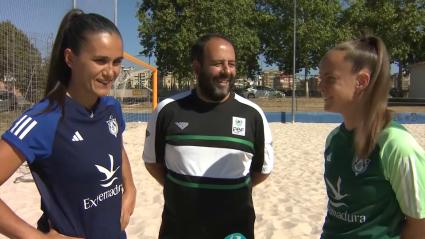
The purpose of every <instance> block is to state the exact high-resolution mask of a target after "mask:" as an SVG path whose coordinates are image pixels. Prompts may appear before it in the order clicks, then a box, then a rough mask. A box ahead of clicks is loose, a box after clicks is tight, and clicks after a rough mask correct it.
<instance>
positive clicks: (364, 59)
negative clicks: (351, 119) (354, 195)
mask: <svg viewBox="0 0 425 239" xmlns="http://www.w3.org/2000/svg"><path fill="white" fill-rule="evenodd" d="M334 49H335V50H340V51H344V52H345V53H346V55H345V59H346V60H347V61H349V62H351V63H352V64H353V69H352V72H353V73H357V72H359V71H360V70H362V69H364V68H367V69H369V70H370V72H371V76H370V82H369V85H368V86H367V87H366V89H365V91H364V93H363V97H362V102H361V104H362V108H361V112H359V114H360V115H361V116H362V117H361V122H360V124H359V126H358V127H357V128H356V131H355V137H354V146H355V150H356V154H357V155H358V156H359V157H361V158H366V157H367V156H368V155H369V154H370V153H371V152H372V150H373V149H374V147H375V145H376V143H377V141H378V137H379V134H380V133H381V131H382V129H383V128H384V127H385V126H387V125H388V123H389V122H390V121H391V112H390V110H389V109H388V108H387V99H388V94H389V90H390V84H391V78H390V61H389V56H388V51H387V48H386V47H385V44H384V42H383V41H382V40H381V38H379V37H377V36H373V35H365V36H362V37H360V38H359V39H356V40H352V41H348V42H344V43H341V44H339V45H338V46H336V47H335V48H334Z"/></svg>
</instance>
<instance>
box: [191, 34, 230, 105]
mask: <svg viewBox="0 0 425 239" xmlns="http://www.w3.org/2000/svg"><path fill="white" fill-rule="evenodd" d="M198 64H199V65H198V69H196V67H195V73H196V75H197V77H198V87H197V88H198V91H197V92H198V95H199V97H200V98H201V99H203V100H206V101H214V102H221V101H224V100H226V99H227V97H228V96H229V95H230V92H231V90H232V89H233V87H234V84H235V76H236V57H235V50H234V49H233V46H232V45H231V44H230V43H229V42H227V41H226V40H224V39H221V38H213V39H211V40H209V41H208V42H207V43H206V44H205V47H204V56H203V62H198Z"/></svg>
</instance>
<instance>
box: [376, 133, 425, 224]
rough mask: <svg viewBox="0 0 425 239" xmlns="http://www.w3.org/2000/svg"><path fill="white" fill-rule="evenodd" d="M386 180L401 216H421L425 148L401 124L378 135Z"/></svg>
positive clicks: (424, 197) (424, 199)
mask: <svg viewBox="0 0 425 239" xmlns="http://www.w3.org/2000/svg"><path fill="white" fill-rule="evenodd" d="M379 145H380V147H381V159H382V166H383V170H384V175H385V177H386V179H387V180H388V181H389V182H390V183H391V186H392V188H393V190H394V192H395V194H396V197H397V200H398V202H399V205H400V208H401V210H402V212H403V213H404V214H405V215H408V216H410V217H413V218H416V219H422V218H425V173H424V172H425V151H424V149H422V148H421V146H420V145H419V144H418V143H417V142H416V140H415V139H414V138H413V136H411V135H410V134H409V133H408V132H407V130H406V129H405V128H403V127H402V126H401V125H398V126H396V127H390V128H389V129H386V130H385V131H384V133H383V135H382V137H381V138H380V141H379Z"/></svg>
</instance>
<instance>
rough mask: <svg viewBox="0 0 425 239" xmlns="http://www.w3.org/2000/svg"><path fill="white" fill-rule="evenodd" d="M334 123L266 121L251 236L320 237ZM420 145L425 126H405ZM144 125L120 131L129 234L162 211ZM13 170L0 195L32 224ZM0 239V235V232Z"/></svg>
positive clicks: (142, 231) (142, 234) (29, 194)
mask: <svg viewBox="0 0 425 239" xmlns="http://www.w3.org/2000/svg"><path fill="white" fill-rule="evenodd" d="M336 126H337V124H318V123H314V124H308V123H295V124H283V123H271V124H270V127H271V129H272V133H273V139H274V143H273V146H274V150H275V168H274V170H273V173H272V175H271V176H270V177H269V178H268V180H267V181H265V182H264V183H263V184H260V185H259V186H257V187H255V188H254V203H255V208H256V213H257V220H256V225H255V235H256V238H259V239H262V238H267V239H269V238H275V239H293V238H297V239H311V238H319V235H320V231H321V227H322V223H323V219H324V216H325V208H326V196H325V186H324V183H323V180H322V179H323V177H322V175H323V158H322V155H323V147H324V140H325V138H326V136H327V134H328V133H329V132H330V131H331V130H332V129H333V128H335V127H336ZM405 126H406V127H407V128H408V129H409V131H410V132H411V133H412V134H413V135H414V136H415V137H416V139H417V141H418V142H419V144H420V145H421V146H422V147H424V148H425V124H417V125H405ZM145 128H146V123H129V124H127V130H126V132H125V134H124V141H125V147H126V150H127V153H128V155H129V157H130V161H131V166H132V170H133V176H134V180H135V183H136V187H137V189H138V192H137V203H136V209H135V211H134V214H133V216H132V218H131V221H130V225H129V226H128V227H127V234H128V238H130V239H132V238H144V239H150V238H157V234H158V230H159V225H160V221H161V212H162V205H163V199H162V189H161V187H160V186H159V185H158V184H157V183H156V181H155V180H154V179H153V178H152V177H150V176H149V174H148V173H147V171H146V169H145V168H144V166H143V162H142V160H141V154H142V150H143V143H144V131H145ZM24 173H25V170H22V169H20V170H18V171H17V172H16V173H15V174H14V175H13V176H12V177H11V178H10V179H9V180H8V181H7V182H6V183H5V184H4V185H3V186H2V187H0V197H1V198H2V199H3V200H4V201H5V202H6V203H7V204H8V205H9V206H10V207H11V208H12V209H13V210H15V211H16V213H17V214H18V215H19V216H21V217H22V218H24V219H25V220H27V221H28V222H29V223H31V224H32V225H35V223H36V221H37V219H38V217H39V216H40V210H39V200H40V199H39V195H38V192H37V189H36V188H35V186H34V183H32V182H18V183H14V181H15V180H17V179H18V180H19V177H21V176H22V175H23V174H24ZM0 238H5V237H3V236H0Z"/></svg>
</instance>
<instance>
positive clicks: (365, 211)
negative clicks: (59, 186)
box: [321, 122, 425, 239]
mask: <svg viewBox="0 0 425 239" xmlns="http://www.w3.org/2000/svg"><path fill="white" fill-rule="evenodd" d="M353 141H354V132H353V131H348V130H347V129H345V127H344V125H343V124H342V125H341V126H339V127H338V128H336V129H334V130H333V131H332V132H331V133H330V134H329V136H328V138H327V140H326V147H325V153H324V156H325V174H324V179H325V183H326V189H327V195H328V198H329V201H328V212H327V215H326V218H325V223H324V225H323V233H322V235H321V238H323V239H325V238H329V239H331V238H332V239H338V238H344V239H349V238H356V239H373V238H379V239H388V238H400V232H401V228H402V223H403V220H404V218H405V215H408V216H410V217H413V218H425V173H424V172H425V152H424V150H423V149H422V148H421V146H420V145H419V144H418V143H417V142H416V141H415V139H414V138H413V137H412V136H411V135H410V134H409V132H407V130H406V129H405V128H404V127H403V126H401V125H400V124H398V123H395V122H391V123H390V125H389V126H388V127H387V128H385V129H384V130H383V131H382V133H381V135H380V136H379V140H378V144H377V146H376V147H375V149H374V150H373V152H372V153H371V155H370V156H369V158H367V159H359V158H358V157H357V156H356V155H355V153H354V143H353Z"/></svg>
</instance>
